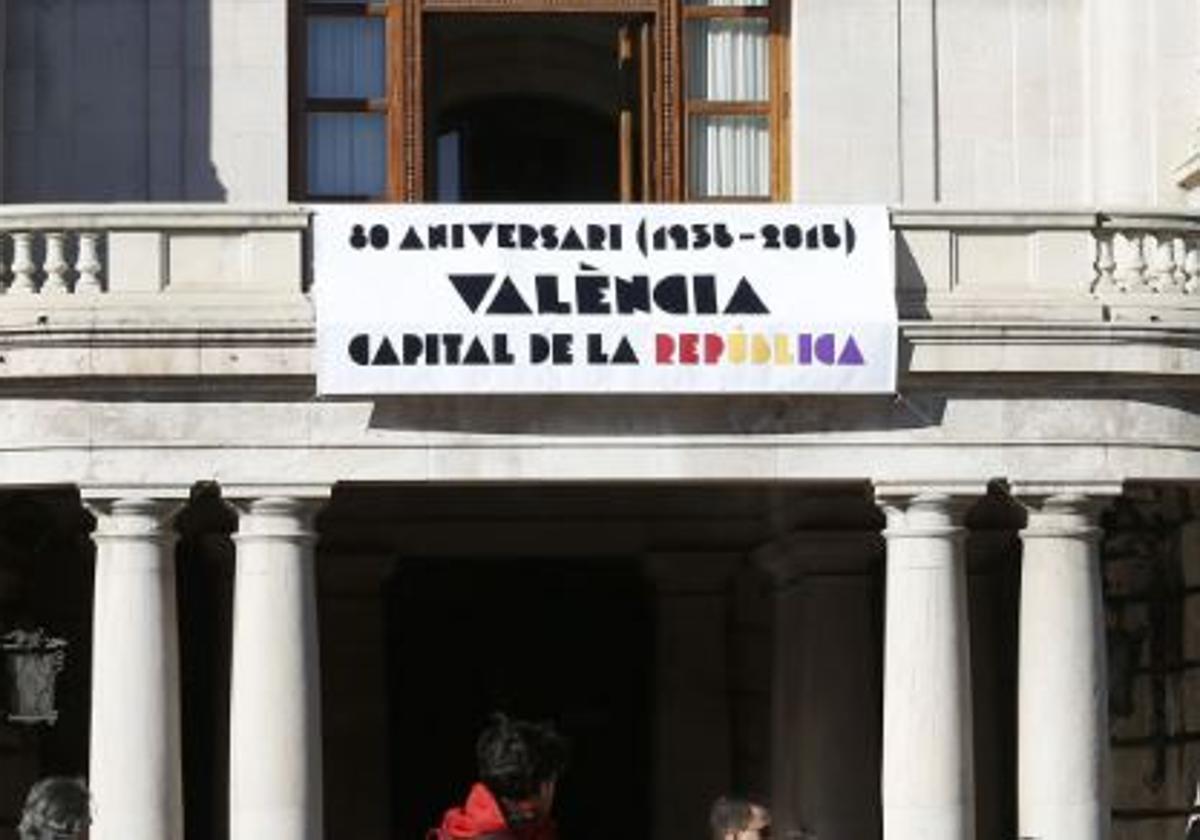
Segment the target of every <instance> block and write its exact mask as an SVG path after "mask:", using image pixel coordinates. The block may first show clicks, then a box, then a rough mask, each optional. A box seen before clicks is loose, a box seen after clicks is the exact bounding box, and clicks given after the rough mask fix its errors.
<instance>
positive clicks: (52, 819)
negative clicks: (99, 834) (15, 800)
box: [17, 776, 91, 840]
mask: <svg viewBox="0 0 1200 840" xmlns="http://www.w3.org/2000/svg"><path fill="white" fill-rule="evenodd" d="M89 822H91V818H90V816H89V807H88V791H87V786H86V785H84V783H83V780H82V779H71V778H67V777H65V776H51V777H50V778H48V779H42V780H41V781H40V782H37V783H36V784H34V786H33V787H31V788H30V789H29V794H28V795H27V796H26V797H25V808H24V810H23V811H22V812H21V824H20V825H19V826H18V827H17V834H18V836H19V837H20V838H21V840H73V839H74V838H82V837H86V836H87V827H88V823H89Z"/></svg>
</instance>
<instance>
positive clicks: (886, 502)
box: [875, 484, 987, 540]
mask: <svg viewBox="0 0 1200 840" xmlns="http://www.w3.org/2000/svg"><path fill="white" fill-rule="evenodd" d="M986 492H987V486H986V485H984V484H953V485H945V484H942V485H925V486H921V485H882V486H876V488H875V499H876V501H877V503H878V504H879V506H880V508H882V510H883V513H884V516H886V517H887V528H886V529H885V530H884V532H883V535H884V536H885V537H887V538H888V539H889V540H891V539H899V538H909V537H918V538H919V537H939V536H944V537H952V536H956V535H959V534H961V533H962V531H963V518H964V517H965V516H966V513H967V509H968V508H970V507H971V505H973V504H974V503H975V502H976V501H978V500H979V499H980V498H982V497H983V495H984V493H986Z"/></svg>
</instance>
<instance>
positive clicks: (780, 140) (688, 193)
mask: <svg viewBox="0 0 1200 840" xmlns="http://www.w3.org/2000/svg"><path fill="white" fill-rule="evenodd" d="M789 5H790V4H789V2H788V0H766V5H757V6H752V5H738V6H704V5H693V4H689V3H686V2H685V3H683V5H682V6H681V9H682V21H681V26H682V27H683V30H682V36H681V38H680V49H681V51H682V54H683V59H684V65H683V66H684V67H686V66H688V65H687V62H686V59H687V25H688V23H689V22H691V21H694V20H746V19H757V20H765V21H766V22H767V55H768V66H767V99H766V100H765V101H761V100H760V101H753V102H746V101H728V100H720V99H696V98H692V97H690V96H688V95H687V83H688V82H687V79H684V78H682V77H683V75H684V73H683V72H682V71H681V72H680V76H681V82H682V85H683V88H682V89H683V93H684V96H683V113H682V122H683V127H682V130H681V132H680V134H681V136H682V137H683V141H684V142H683V147H682V154H681V163H682V166H681V170H682V173H681V177H682V179H683V196H682V198H683V200H684V201H688V202H690V201H707V202H717V203H721V202H769V201H786V200H787V198H788V192H789V190H788V188H789V181H790V178H789V176H788V172H787V160H788V154H787V151H788V150H787V142H788V138H789V136H790V132H789V131H788V126H787V118H788V111H789V108H788V99H789V96H790V94H789V91H788V56H787V45H788V40H787V31H788V26H787V24H788V20H787V17H786V15H787V8H788V6H789ZM693 116H722V117H752V116H757V117H762V116H765V117H766V118H767V136H768V143H769V148H770V156H769V161H770V167H771V171H770V173H769V175H770V181H769V184H768V194H767V195H765V196H764V195H747V196H736V195H730V196H699V197H697V196H694V195H692V190H691V184H690V179H689V173H690V168H689V166H688V149H689V148H690V144H689V143H688V142H687V140H688V136H689V132H690V131H691V125H692V117H693Z"/></svg>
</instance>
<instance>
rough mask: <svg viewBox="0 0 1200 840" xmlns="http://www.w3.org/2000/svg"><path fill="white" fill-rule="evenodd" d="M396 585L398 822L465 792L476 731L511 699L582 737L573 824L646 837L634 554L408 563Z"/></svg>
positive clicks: (572, 770)
mask: <svg viewBox="0 0 1200 840" xmlns="http://www.w3.org/2000/svg"><path fill="white" fill-rule="evenodd" d="M387 597H388V631H389V636H390V638H389V644H388V651H389V659H390V662H389V675H390V685H389V689H390V693H391V702H390V704H389V707H390V709H391V714H392V721H391V731H392V739H393V741H392V750H391V754H392V757H393V758H392V760H393V773H392V779H393V785H394V788H393V794H392V802H393V805H394V809H393V813H394V822H395V825H394V826H393V828H394V836H397V837H422V836H424V833H425V831H426V830H427V829H428V828H429V827H430V826H432V825H434V824H435V823H436V822H437V821H438V820H439V819H440V817H441V813H442V811H443V810H444V809H445V808H446V807H447V806H448V805H451V804H456V803H459V802H461V800H462V799H463V797H464V796H465V794H466V792H467V789H468V788H469V786H470V784H471V783H472V781H473V780H474V778H475V767H474V764H475V761H474V743H475V738H476V735H477V733H478V731H479V729H480V727H481V726H482V725H483V724H484V723H485V722H486V720H487V717H488V715H489V713H490V712H492V711H494V710H504V711H506V712H508V713H509V714H512V715H515V716H519V717H525V718H533V719H549V720H552V721H553V722H554V723H555V724H556V725H557V726H558V728H559V729H560V730H562V731H563V732H564V734H566V735H567V736H568V737H569V738H570V740H571V745H572V746H571V753H572V757H571V764H570V767H569V768H568V770H567V774H566V776H565V777H564V779H563V780H562V782H561V783H560V785H559V793H558V800H557V802H556V807H555V811H556V815H557V818H558V821H559V824H560V826H561V829H562V835H563V836H564V837H571V838H572V840H602V838H603V840H608V838H612V837H622V838H628V840H639V838H647V837H649V834H650V827H651V819H650V807H649V805H650V803H649V793H648V792H649V790H650V789H651V784H650V781H651V780H650V766H651V757H652V756H651V749H650V744H649V736H650V733H649V731H648V719H649V714H648V711H649V710H648V700H649V693H650V692H649V686H648V682H647V680H648V675H649V674H650V673H651V672H652V662H651V659H652V655H653V654H652V628H651V624H650V619H649V600H648V593H647V591H646V589H645V587H644V584H643V582H642V580H641V578H640V575H639V574H638V568H637V567H636V565H634V563H633V562H624V561H619V560H608V561H603V562H592V561H579V560H570V561H545V560H532V561H509V560H505V561H482V560H463V561H437V562H418V563H409V564H406V565H405V566H404V567H402V568H401V570H400V571H399V572H398V573H397V574H396V576H395V578H394V580H393V582H392V584H391V585H390V588H389V592H388V596H387Z"/></svg>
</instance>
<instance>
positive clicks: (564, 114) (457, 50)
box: [425, 14, 633, 202]
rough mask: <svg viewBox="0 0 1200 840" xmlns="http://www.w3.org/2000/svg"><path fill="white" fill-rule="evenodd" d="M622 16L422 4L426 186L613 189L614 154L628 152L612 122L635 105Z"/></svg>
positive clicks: (443, 194) (474, 195) (567, 195)
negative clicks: (436, 10) (426, 10)
mask: <svg viewBox="0 0 1200 840" xmlns="http://www.w3.org/2000/svg"><path fill="white" fill-rule="evenodd" d="M628 22H629V19H628V18H625V17H622V16H618V15H597V14H583V15H580V14H572V15H551V14H519V15H487V14H446V15H437V14H432V15H428V16H427V18H426V32H425V36H426V37H425V51H426V55H425V61H426V74H425V75H426V80H427V82H428V84H427V85H426V90H425V102H426V106H425V108H426V120H425V124H426V132H427V135H426V138H425V140H426V148H427V149H428V150H429V155H428V162H427V166H428V168H427V170H426V181H427V183H428V184H429V185H430V189H429V192H430V197H431V198H432V199H434V200H437V201H481V202H517V201H528V202H535V201H545V202H566V201H572V202H589V201H616V200H619V199H620V198H621V166H622V163H621V161H622V155H624V156H625V159H626V161H627V162H628V160H629V158H630V155H631V154H633V152H632V140H631V139H630V138H631V136H632V135H628V136H626V135H622V133H621V127H620V126H621V119H622V114H626V115H628V114H630V113H632V110H633V105H632V104H631V101H630V97H631V93H630V78H631V77H630V74H631V73H632V72H633V70H632V65H631V63H630V60H628V58H627V57H626V58H625V59H624V60H623V58H622V52H621V43H622V42H621V39H622V37H625V34H624V33H626V32H627V29H626V28H623V27H627V25H628ZM627 134H628V133H627ZM623 136H625V137H626V139H625V140H623V139H622V138H623ZM622 143H624V146H623V145H622ZM623 149H624V151H622V150H623Z"/></svg>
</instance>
